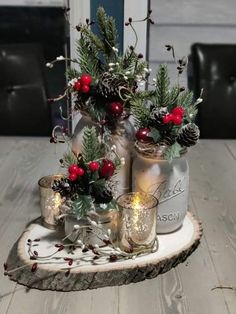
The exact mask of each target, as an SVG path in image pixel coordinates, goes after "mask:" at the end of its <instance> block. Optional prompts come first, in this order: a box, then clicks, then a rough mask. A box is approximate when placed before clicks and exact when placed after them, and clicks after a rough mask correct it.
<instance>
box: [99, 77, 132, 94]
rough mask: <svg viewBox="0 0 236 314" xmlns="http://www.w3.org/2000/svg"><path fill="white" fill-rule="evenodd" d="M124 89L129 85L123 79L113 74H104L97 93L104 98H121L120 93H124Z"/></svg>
mask: <svg viewBox="0 0 236 314" xmlns="http://www.w3.org/2000/svg"><path fill="white" fill-rule="evenodd" d="M122 87H125V88H127V87H128V84H127V82H126V81H125V80H124V78H123V77H118V76H114V75H113V74H112V73H109V72H104V73H103V74H102V76H101V77H100V79H99V81H98V85H97V92H98V93H99V94H101V95H102V96H103V97H104V98H109V99H110V98H113V97H115V98H117V97H118V98H120V93H121V94H123V93H124V91H123V90H122Z"/></svg>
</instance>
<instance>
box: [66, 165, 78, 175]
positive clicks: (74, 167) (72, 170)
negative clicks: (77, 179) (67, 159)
mask: <svg viewBox="0 0 236 314" xmlns="http://www.w3.org/2000/svg"><path fill="white" fill-rule="evenodd" d="M78 169H79V167H78V165H76V164H72V165H70V167H69V168H68V172H69V173H75V174H76V173H77V171H78Z"/></svg>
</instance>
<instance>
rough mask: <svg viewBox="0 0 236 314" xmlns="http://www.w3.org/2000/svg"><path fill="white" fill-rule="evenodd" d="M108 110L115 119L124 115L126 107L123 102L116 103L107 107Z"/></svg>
mask: <svg viewBox="0 0 236 314" xmlns="http://www.w3.org/2000/svg"><path fill="white" fill-rule="evenodd" d="M107 110H108V112H109V113H110V114H111V115H113V116H114V117H119V116H121V115H122V113H123V110H124V107H123V104H122V103H121V102H118V101H114V102H111V103H109V104H108V105H107Z"/></svg>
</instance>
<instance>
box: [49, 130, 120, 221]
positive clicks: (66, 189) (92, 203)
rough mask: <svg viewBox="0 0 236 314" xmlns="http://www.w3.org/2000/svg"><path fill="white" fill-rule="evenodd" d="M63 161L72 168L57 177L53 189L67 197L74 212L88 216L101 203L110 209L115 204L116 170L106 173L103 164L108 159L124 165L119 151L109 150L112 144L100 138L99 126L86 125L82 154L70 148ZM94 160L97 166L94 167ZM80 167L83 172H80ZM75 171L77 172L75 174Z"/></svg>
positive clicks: (79, 215)
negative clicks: (106, 145) (64, 174)
mask: <svg viewBox="0 0 236 314" xmlns="http://www.w3.org/2000/svg"><path fill="white" fill-rule="evenodd" d="M60 162H61V165H62V167H64V168H66V169H67V170H68V174H67V175H66V176H65V177H64V178H62V179H60V180H57V181H55V182H54V185H53V189H54V190H55V191H56V192H59V193H60V194H61V196H62V197H63V198H65V200H66V201H67V205H68V206H69V208H70V212H71V213H72V214H73V215H76V217H77V218H78V219H80V218H82V217H85V216H86V215H87V213H88V212H89V211H91V210H94V209H95V207H97V206H99V205H100V204H103V207H105V208H106V210H109V208H111V207H112V206H113V208H114V204H113V196H112V184H111V181H110V179H111V177H112V175H113V173H108V174H106V172H104V169H103V167H104V163H107V162H109V163H110V164H111V165H112V167H113V168H114V169H116V168H117V167H118V166H120V159H119V156H118V155H117V153H114V152H113V151H108V148H107V149H106V150H105V147H104V144H103V143H102V142H100V141H99V140H98V134H97V132H96V128H95V127H91V128H89V127H85V128H84V133H83V140H82V152H81V154H79V155H78V156H76V155H75V154H74V153H73V152H72V151H69V152H67V153H66V154H64V156H63V159H61V160H60ZM91 163H94V164H95V166H96V168H91V165H90V164H91ZM72 170H73V171H72ZM78 170H79V174H78V172H76V171H78ZM102 170H103V171H102ZM73 172H74V173H77V174H76V176H75V178H74V177H73ZM114 173H115V171H114ZM71 174H72V176H71ZM111 202H112V203H111ZM104 204H105V205H104Z"/></svg>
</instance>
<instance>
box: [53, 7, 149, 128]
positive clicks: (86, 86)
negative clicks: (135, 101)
mask: <svg viewBox="0 0 236 314" xmlns="http://www.w3.org/2000/svg"><path fill="white" fill-rule="evenodd" d="M150 14H151V12H149V13H148V16H147V17H146V18H144V19H143V20H142V21H143V22H146V21H150V22H151V21H152V20H151V18H150ZM131 20H132V18H130V23H129V25H131V26H132V27H131V31H134V32H135V28H134V26H133V23H135V22H141V21H131ZM94 23H96V24H97V26H98V31H99V32H98V34H95V33H94V32H93V30H92V28H91V25H92V24H94ZM76 29H77V31H79V32H80V38H79V40H78V41H77V53H78V57H77V58H75V59H73V60H70V61H71V62H70V64H71V65H69V69H68V70H67V78H68V86H67V87H66V89H65V91H64V93H63V95H62V96H60V97H57V98H55V99H51V100H50V101H51V102H53V101H57V100H61V98H62V97H69V96H71V99H72V100H73V103H74V105H73V110H74V111H80V112H82V113H85V114H87V115H89V116H90V117H91V119H92V120H94V121H95V122H97V123H101V125H102V128H101V130H104V128H107V129H109V130H114V129H115V128H116V124H117V123H119V121H120V120H124V119H126V118H127V117H128V116H129V111H130V102H129V99H130V95H132V94H133V93H134V92H135V91H136V89H137V86H138V83H139V82H141V81H145V80H147V77H148V75H149V70H148V68H147V63H146V62H145V61H144V60H143V56H142V54H141V53H137V52H136V51H135V47H133V46H129V47H127V49H126V51H125V53H124V54H123V53H120V52H119V47H118V35H117V28H116V24H115V20H114V18H113V17H111V16H108V15H107V14H106V13H105V11H104V9H103V8H102V7H99V8H98V10H97V17H96V21H95V22H89V20H86V23H85V24H80V25H77V27H76ZM62 60H66V59H65V58H63V57H62V56H60V57H58V58H57V59H56V60H54V61H52V62H51V63H48V66H49V67H53V65H54V63H55V62H57V61H62ZM67 61H68V60H67ZM74 63H76V64H78V65H79V70H78V69H77V68H76V69H75V68H74V67H73V64H74Z"/></svg>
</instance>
